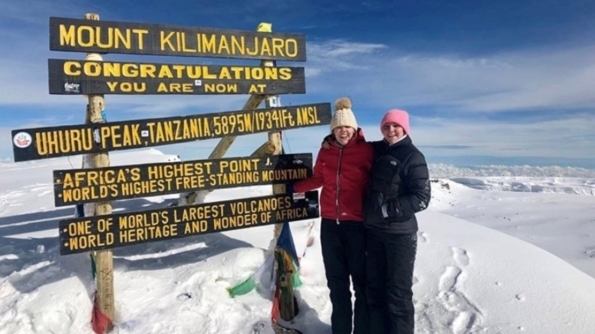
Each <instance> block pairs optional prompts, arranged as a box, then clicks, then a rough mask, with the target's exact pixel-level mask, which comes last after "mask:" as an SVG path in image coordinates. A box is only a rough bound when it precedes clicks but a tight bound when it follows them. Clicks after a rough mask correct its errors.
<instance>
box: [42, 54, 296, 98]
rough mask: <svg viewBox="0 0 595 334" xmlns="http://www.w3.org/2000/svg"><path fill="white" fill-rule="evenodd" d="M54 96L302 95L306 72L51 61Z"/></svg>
mask: <svg viewBox="0 0 595 334" xmlns="http://www.w3.org/2000/svg"><path fill="white" fill-rule="evenodd" d="M48 69H49V91H50V94H70V95H76V94H303V93H305V92H306V82H305V78H304V68H303V67H270V66H239V65H238V66H230V65H194V64H161V63H131V62H113V61H80V60H64V59H49V61H48Z"/></svg>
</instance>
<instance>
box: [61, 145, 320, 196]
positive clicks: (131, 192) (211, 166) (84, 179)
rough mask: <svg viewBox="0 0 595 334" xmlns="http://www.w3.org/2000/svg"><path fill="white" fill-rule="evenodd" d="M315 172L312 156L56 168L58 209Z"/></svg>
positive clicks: (258, 182)
mask: <svg viewBox="0 0 595 334" xmlns="http://www.w3.org/2000/svg"><path fill="white" fill-rule="evenodd" d="M311 175H312V154H311V153H303V154H285V155H273V156H263V157H240V158H224V159H211V160H194V161H185V162H181V161H176V162H163V163H150V164H141V165H127V166H117V167H102V168H93V169H68V170H55V171H54V202H55V205H56V207H60V206H65V205H73V204H81V203H89V202H97V201H100V200H101V201H110V200H116V199H126V198H134V197H143V196H155V195H166V194H178V193H183V192H189V191H196V190H209V189H223V188H234V187H243V186H254V185H261V184H277V183H286V182H290V181H297V180H302V179H305V178H307V177H309V176H311Z"/></svg>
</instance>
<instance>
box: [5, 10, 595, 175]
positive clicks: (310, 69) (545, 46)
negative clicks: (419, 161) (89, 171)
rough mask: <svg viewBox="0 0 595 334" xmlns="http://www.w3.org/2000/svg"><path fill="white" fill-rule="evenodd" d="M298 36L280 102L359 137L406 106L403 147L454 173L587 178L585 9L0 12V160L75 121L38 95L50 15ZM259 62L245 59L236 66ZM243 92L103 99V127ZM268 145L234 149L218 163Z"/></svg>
mask: <svg viewBox="0 0 595 334" xmlns="http://www.w3.org/2000/svg"><path fill="white" fill-rule="evenodd" d="M86 12H95V13H98V14H100V16H101V19H102V20H111V21H128V22H145V23H160V24H168V25H181V26H193V27H215V28H227V29H241V30H254V29H255V27H256V26H257V25H258V23H259V22H270V23H272V24H273V30H274V31H275V32H286V33H303V34H305V35H306V40H307V55H308V61H307V62H305V63H293V62H282V63H281V62H280V63H279V64H282V65H287V66H305V67H306V83H307V86H306V89H307V93H306V94H304V95H283V96H282V97H281V102H282V103H283V104H284V105H288V104H301V103H316V102H331V103H332V102H334V101H335V100H336V99H337V98H339V97H341V96H349V97H350V98H351V99H352V100H353V104H354V105H353V110H354V112H355V114H356V116H357V119H358V122H359V123H360V125H361V126H362V128H364V131H365V133H366V136H367V138H368V139H370V140H375V139H379V138H380V133H379V129H378V122H379V120H380V118H381V117H382V115H383V113H384V112H385V111H386V110H388V109H391V108H401V109H406V110H408V111H409V112H410V114H411V118H412V121H411V123H412V138H413V141H414V143H416V144H417V145H418V146H419V147H420V148H421V149H422V151H423V152H424V153H425V155H426V157H427V158H428V161H430V162H434V163H437V162H442V163H449V164H454V165H462V166H467V165H480V164H481V165H485V164H498V165H524V164H527V165H560V166H577V167H586V168H595V145H594V144H593V143H594V142H595V131H593V129H595V38H594V37H593V36H595V20H593V17H595V1H591V0H590V1H586V0H573V1H561V0H555V1H554V0H540V1H538V0H523V1H519V0H516V1H512V0H500V1H487V0H483V1H478V0H474V1H471V0H458V1H443V0H431V1H430V0H416V1H413V0H412V1H367V2H366V1H364V2H361V1H358V2H355V1H343V2H336V1H332V2H331V1H315V0H299V1H298V0H296V1H270V0H255V1H249V2H248V1H246V2H242V1H230V0H221V1H183V0H169V1H150V2H149V1H140V0H135V1H130V0H127V1H85V0H78V1H70V0H63V1H61V0H54V1H46V0H19V1H3V2H2V3H0V42H1V43H2V44H1V45H2V51H3V52H1V53H0V59H1V61H0V83H1V85H2V87H3V89H2V90H1V91H0V120H1V122H0V159H3V158H9V157H12V150H11V138H10V130H12V129H16V128H23V127H37V126H53V125H66V124H78V123H82V122H83V120H84V108H85V100H84V98H83V97H81V96H60V95H49V94H48V87H47V86H48V84H47V59H48V58H62V59H83V58H84V54H81V53H70V52H50V51H49V47H48V38H49V31H48V20H49V17H50V16H58V17H71V18H82V17H83V16H84V14H85V13H86ZM104 59H106V60H130V61H145V62H169V63H180V62H191V63H196V64H213V63H219V64H236V63H239V62H238V61H237V60H230V59H222V60H221V59H219V60H217V59H213V58H210V59H209V58H187V57H184V58H180V57H154V56H130V55H106V56H105V57H104ZM247 63H249V64H257V63H258V62H257V61H252V62H247ZM246 99H247V96H245V95H227V96H204V95H203V96H199V95H194V96H179V95H168V96H142V97H141V96H115V95H107V96H106V106H107V110H106V112H107V117H108V120H112V121H116V120H125V119H142V118H153V117H164V116H171V115H183V114H199V113H211V112H218V111H228V110H236V109H239V108H241V107H242V105H243V103H244V102H245V100H246ZM326 133H328V128H326V127H318V128H309V129H307V130H305V129H302V130H290V131H286V132H284V138H285V145H286V148H287V149H288V151H292V152H296V153H297V152H312V153H314V154H315V153H316V152H317V150H318V147H319V143H320V138H322V137H323V136H324V135H325V134H326ZM265 139H266V136H265V135H262V134H261V135H251V136H246V137H244V138H242V140H240V141H237V142H236V143H235V144H234V146H233V148H232V149H231V150H230V152H229V154H228V156H237V155H245V154H250V153H251V152H252V151H253V150H254V149H255V148H256V147H258V146H259V145H260V144H261V143H262V142H263V141H264V140H265ZM215 145H216V141H215V140H208V141H201V142H195V143H191V144H183V145H170V146H162V147H159V148H158V149H160V150H162V151H165V152H167V153H179V154H180V155H181V156H182V158H184V159H199V158H204V157H206V156H207V155H208V154H209V153H210V151H211V150H212V148H213V147H214V146H215Z"/></svg>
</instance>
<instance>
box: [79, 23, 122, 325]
mask: <svg viewBox="0 0 595 334" xmlns="http://www.w3.org/2000/svg"><path fill="white" fill-rule="evenodd" d="M85 19H87V20H93V21H99V15H97V14H93V13H87V14H85ZM85 60H95V61H102V60H103V59H102V57H101V55H100V54H97V53H90V54H87V56H86V57H85ZM88 100H89V104H88V105H87V117H86V120H87V122H88V123H103V122H104V119H103V110H104V109H105V100H104V98H103V95H88ZM89 162H90V164H91V166H89V167H90V168H97V167H109V165H110V160H109V153H108V152H101V153H96V154H92V155H91V159H89ZM111 213H112V204H111V202H98V203H96V204H95V215H96V216H101V215H109V214H111ZM93 256H94V258H95V267H96V269H97V271H96V274H97V277H96V280H97V306H98V307H99V311H100V312H101V313H103V314H104V315H105V316H107V317H108V318H109V320H110V323H109V324H108V327H107V332H110V331H111V330H112V329H113V319H114V314H115V305H114V271H113V269H114V263H113V256H112V251H111V250H110V249H107V250H100V251H96V252H94V255H93Z"/></svg>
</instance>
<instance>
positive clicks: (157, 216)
mask: <svg viewBox="0 0 595 334" xmlns="http://www.w3.org/2000/svg"><path fill="white" fill-rule="evenodd" d="M292 196H293V195H292V194H281V195H273V196H263V197H253V198H243V199H237V200H231V201H222V202H212V203H203V204H198V205H191V206H180V207H171V208H166V209H159V210H148V211H142V212H129V213H121V214H115V215H109V216H93V217H82V218H75V219H67V220H62V221H60V223H59V225H60V227H59V233H60V254H61V255H67V254H75V253H81V252H88V251H93V250H100V249H106V248H117V247H122V246H129V245H135V244H142V243H148V242H152V241H158V240H167V239H176V238H184V237H188V236H192V235H200V234H209V233H215V232H224V231H231V230H237V229H243V228H249V227H256V226H265V225H271V224H276V223H282V222H292V221H298V220H304V219H311V218H318V217H319V209H318V191H311V192H307V193H305V197H302V198H300V199H294V198H293V197H292Z"/></svg>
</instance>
